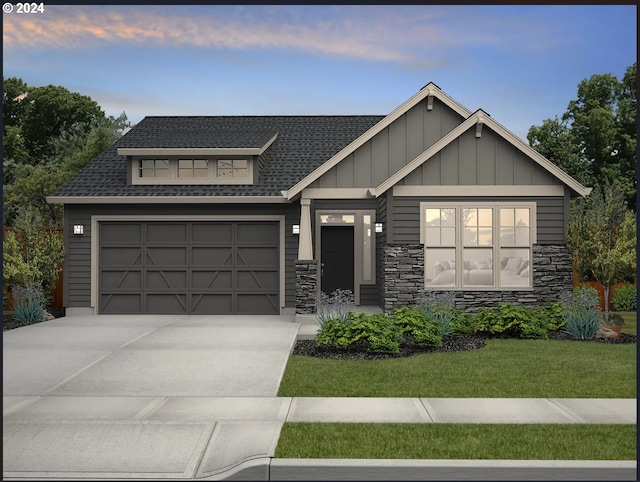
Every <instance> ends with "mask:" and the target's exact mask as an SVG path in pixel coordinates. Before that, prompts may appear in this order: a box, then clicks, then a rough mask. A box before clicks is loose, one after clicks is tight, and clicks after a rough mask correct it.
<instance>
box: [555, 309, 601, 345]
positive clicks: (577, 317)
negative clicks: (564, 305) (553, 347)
mask: <svg viewBox="0 0 640 482" xmlns="http://www.w3.org/2000/svg"><path fill="white" fill-rule="evenodd" d="M601 326H602V317H601V316H600V313H598V312H597V311H593V310H568V311H567V314H566V315H565V322H564V327H563V328H562V330H563V331H565V332H566V333H569V334H570V335H571V336H573V337H574V338H575V339H576V340H592V339H594V338H595V337H596V333H598V330H599V329H600V327H601Z"/></svg>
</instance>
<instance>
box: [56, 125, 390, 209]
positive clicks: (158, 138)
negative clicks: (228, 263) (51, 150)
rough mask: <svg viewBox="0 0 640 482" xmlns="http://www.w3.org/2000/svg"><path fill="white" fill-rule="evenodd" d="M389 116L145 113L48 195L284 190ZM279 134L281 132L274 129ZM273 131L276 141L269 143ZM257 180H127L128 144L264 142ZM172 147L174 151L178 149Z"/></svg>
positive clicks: (66, 199) (163, 196) (114, 197)
mask: <svg viewBox="0 0 640 482" xmlns="http://www.w3.org/2000/svg"><path fill="white" fill-rule="evenodd" d="M383 118H384V116H381V115H378V116H212V117H202V116H197V117H193V116H190V117H145V118H144V119H143V120H142V121H140V122H139V123H138V124H137V125H135V126H134V127H133V128H132V129H131V130H130V131H129V132H128V133H127V134H125V135H124V136H123V137H122V138H120V139H119V140H118V141H116V142H115V143H114V144H113V145H111V146H110V147H109V148H107V149H106V150H105V151H104V152H102V153H101V154H100V155H99V156H98V157H97V158H96V159H95V160H94V161H92V162H91V163H90V164H89V165H87V166H86V167H85V168H84V169H82V170H81V171H80V172H79V173H78V174H77V175H76V176H75V177H74V178H72V179H71V180H70V181H68V182H67V183H65V184H64V185H63V186H61V187H60V188H59V189H58V190H57V191H56V192H55V193H54V194H53V195H52V196H50V197H49V198H48V201H49V202H52V203H81V202H92V201H97V200H100V199H105V201H104V202H121V200H120V199H118V198H125V202H126V200H127V199H128V200H130V201H142V200H144V199H153V200H158V201H161V200H162V201H164V200H169V201H168V202H170V200H171V199H174V198H177V197H187V198H190V199H193V200H194V202H195V200H198V202H201V200H202V199H203V198H204V197H210V198H211V200H212V201H213V200H215V199H214V197H216V198H220V199H222V198H223V197H225V196H229V197H231V196H235V197H238V196H255V197H258V196H260V197H264V196H270V197H274V198H278V199H280V200H284V198H283V197H282V194H281V192H282V191H283V190H285V189H288V188H290V187H291V186H293V185H294V184H296V183H297V182H298V181H300V179H302V178H304V176H306V175H307V174H309V173H310V172H312V171H313V170H314V169H316V168H317V167H318V166H320V165H322V164H323V163H324V162H325V161H326V160H327V159H329V158H330V157H332V156H333V155H334V154H335V153H336V152H338V151H340V150H341V149H342V148H344V146H346V145H348V144H349V143H351V142H352V141H353V140H354V139H357V138H358V137H359V136H360V135H362V133H364V132H366V131H367V130H368V129H370V128H371V126H374V125H375V124H377V123H378V122H379V121H380V120H382V119H383ZM276 134H277V135H276ZM274 136H275V139H274V140H273V143H271V144H268V143H269V141H270V140H271V139H273V137H274ZM265 146H266V150H264V151H263V153H262V155H261V157H260V159H261V161H262V164H263V165H262V169H261V172H260V179H259V184H257V185H202V184H200V185H127V157H126V156H125V155H119V154H118V151H119V150H121V151H120V152H122V153H129V152H131V151H129V149H143V150H147V151H149V152H154V149H159V150H160V149H162V150H164V151H158V152H164V153H165V154H167V155H169V153H171V152H172V150H175V149H180V150H185V152H189V150H191V149H193V150H198V149H212V148H213V149H215V148H221V149H222V150H223V151H229V149H234V148H242V149H259V150H260V149H262V148H263V147H265ZM173 152H175V151H173ZM227 153H228V152H227Z"/></svg>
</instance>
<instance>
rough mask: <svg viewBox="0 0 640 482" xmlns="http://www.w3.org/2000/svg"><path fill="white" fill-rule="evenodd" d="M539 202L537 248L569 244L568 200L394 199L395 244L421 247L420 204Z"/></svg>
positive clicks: (551, 198) (537, 198) (530, 198)
mask: <svg viewBox="0 0 640 482" xmlns="http://www.w3.org/2000/svg"><path fill="white" fill-rule="evenodd" d="M493 201H495V202H496V203H498V202H500V203H501V202H507V203H508V202H535V203H536V213H537V216H536V224H537V228H538V232H537V234H538V243H537V244H554V245H556V244H560V245H561V244H565V226H566V221H567V219H566V215H567V214H566V213H568V211H565V198H564V197H559V196H557V197H504V198H497V199H494V198H487V197H465V198H447V197H394V198H393V208H394V212H393V241H394V243H400V244H419V243H420V203H421V202H430V203H431V202H433V203H438V202H443V203H451V202H461V203H473V202H493Z"/></svg>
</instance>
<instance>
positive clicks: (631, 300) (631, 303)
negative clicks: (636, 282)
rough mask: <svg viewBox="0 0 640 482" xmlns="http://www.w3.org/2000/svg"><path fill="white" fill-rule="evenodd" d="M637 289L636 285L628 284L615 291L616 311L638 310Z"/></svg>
mask: <svg viewBox="0 0 640 482" xmlns="http://www.w3.org/2000/svg"><path fill="white" fill-rule="evenodd" d="M637 295H638V292H637V289H636V287H635V286H633V285H630V284H626V285H624V286H621V287H620V288H618V289H616V290H615V291H614V292H613V306H614V308H615V310H616V311H636V309H637Z"/></svg>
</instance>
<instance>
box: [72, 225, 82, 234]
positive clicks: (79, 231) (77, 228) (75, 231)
mask: <svg viewBox="0 0 640 482" xmlns="http://www.w3.org/2000/svg"><path fill="white" fill-rule="evenodd" d="M73 234H75V235H78V236H82V235H83V234H84V225H83V224H74V225H73Z"/></svg>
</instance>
